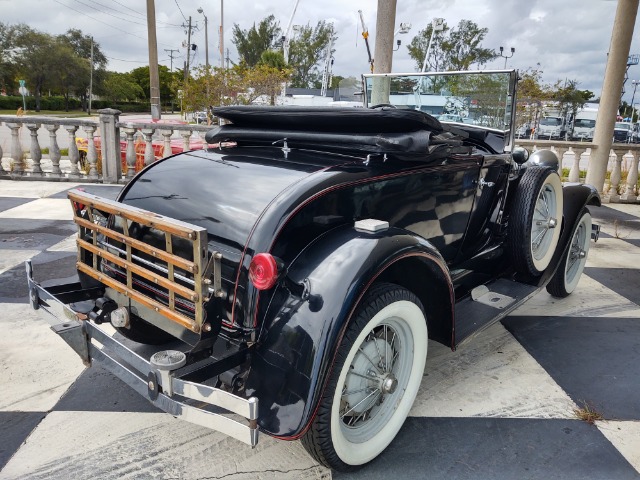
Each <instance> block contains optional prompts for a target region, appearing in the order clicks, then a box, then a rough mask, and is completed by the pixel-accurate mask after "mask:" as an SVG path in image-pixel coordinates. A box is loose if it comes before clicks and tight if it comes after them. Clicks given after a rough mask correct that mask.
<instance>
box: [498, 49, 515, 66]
mask: <svg viewBox="0 0 640 480" xmlns="http://www.w3.org/2000/svg"><path fill="white" fill-rule="evenodd" d="M503 52H504V47H502V46H500V56H501V57H502V58H504V69H505V70H506V69H507V59H509V58H511V57H513V54H514V53H516V49H515V48H513V47H511V55H503Z"/></svg>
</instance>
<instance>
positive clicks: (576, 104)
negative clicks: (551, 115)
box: [550, 80, 594, 118]
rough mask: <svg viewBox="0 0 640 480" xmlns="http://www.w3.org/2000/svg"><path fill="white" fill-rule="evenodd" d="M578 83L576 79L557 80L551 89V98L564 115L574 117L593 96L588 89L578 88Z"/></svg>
mask: <svg viewBox="0 0 640 480" xmlns="http://www.w3.org/2000/svg"><path fill="white" fill-rule="evenodd" d="M578 85H579V82H578V81H577V80H565V81H564V82H561V81H558V82H556V84H555V85H554V87H553V89H552V92H551V95H550V96H551V99H552V100H553V101H555V102H556V103H557V105H558V110H559V111H560V112H561V113H562V115H563V116H564V117H567V116H570V117H571V118H575V116H576V114H577V113H578V110H580V109H581V108H582V107H584V104H585V103H587V102H588V101H589V100H590V99H592V98H593V96H594V95H593V92H592V91H590V90H578V88H577V87H578Z"/></svg>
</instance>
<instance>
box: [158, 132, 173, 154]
mask: <svg viewBox="0 0 640 480" xmlns="http://www.w3.org/2000/svg"><path fill="white" fill-rule="evenodd" d="M160 133H161V134H162V136H163V137H164V147H163V149H162V155H163V156H164V157H165V158H166V157H168V156H170V155H172V154H173V151H172V150H171V135H173V130H161V131H160Z"/></svg>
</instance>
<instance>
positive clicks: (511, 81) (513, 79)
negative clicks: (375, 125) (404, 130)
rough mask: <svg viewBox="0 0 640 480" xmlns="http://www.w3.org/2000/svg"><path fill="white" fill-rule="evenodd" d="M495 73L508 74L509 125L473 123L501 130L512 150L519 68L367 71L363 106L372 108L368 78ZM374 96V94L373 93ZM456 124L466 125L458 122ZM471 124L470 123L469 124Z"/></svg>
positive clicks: (506, 147)
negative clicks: (505, 127) (500, 126)
mask: <svg viewBox="0 0 640 480" xmlns="http://www.w3.org/2000/svg"><path fill="white" fill-rule="evenodd" d="M495 74H507V75H508V76H509V77H508V91H507V101H506V104H507V105H508V106H509V109H510V111H508V108H505V118H507V116H508V118H509V125H508V128H507V129H506V130H496V129H492V128H489V127H482V126H479V125H473V127H474V128H483V129H486V130H492V131H496V132H501V133H502V134H503V135H504V151H505V152H510V151H511V150H512V149H513V146H514V144H515V128H514V126H515V122H516V105H517V96H516V93H517V92H516V90H517V81H518V71H517V70H462V71H461V70H456V71H449V72H408V73H366V74H363V75H362V83H363V106H364V107H365V108H370V103H371V100H372V99H370V98H369V89H368V83H367V79H371V81H372V82H373V80H374V79H376V78H388V79H390V80H391V79H393V78H399V77H414V78H415V77H427V78H428V77H434V76H454V75H495ZM372 96H373V95H372ZM456 125H465V124H464V123H462V124H456ZM466 125H468V124H466ZM468 126H469V125H468Z"/></svg>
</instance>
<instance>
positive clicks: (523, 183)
mask: <svg viewBox="0 0 640 480" xmlns="http://www.w3.org/2000/svg"><path fill="white" fill-rule="evenodd" d="M561 221H562V182H561V181H560V177H559V176H558V173H557V172H555V171H554V170H551V169H550V168H548V167H538V166H533V167H529V168H527V170H526V171H525V173H524V174H523V175H522V178H521V179H520V184H519V185H518V189H517V191H516V192H515V198H514V201H513V206H512V210H511V214H510V216H509V226H508V236H507V248H508V250H509V254H510V257H511V260H512V262H513V265H514V267H515V268H516V270H518V271H519V272H523V273H529V274H532V275H539V274H540V273H542V272H543V271H544V270H545V269H546V268H547V267H548V266H549V263H550V262H551V258H552V257H553V254H554V253H555V249H556V246H557V245H558V240H559V238H560V226H561V225H560V222H561Z"/></svg>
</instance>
